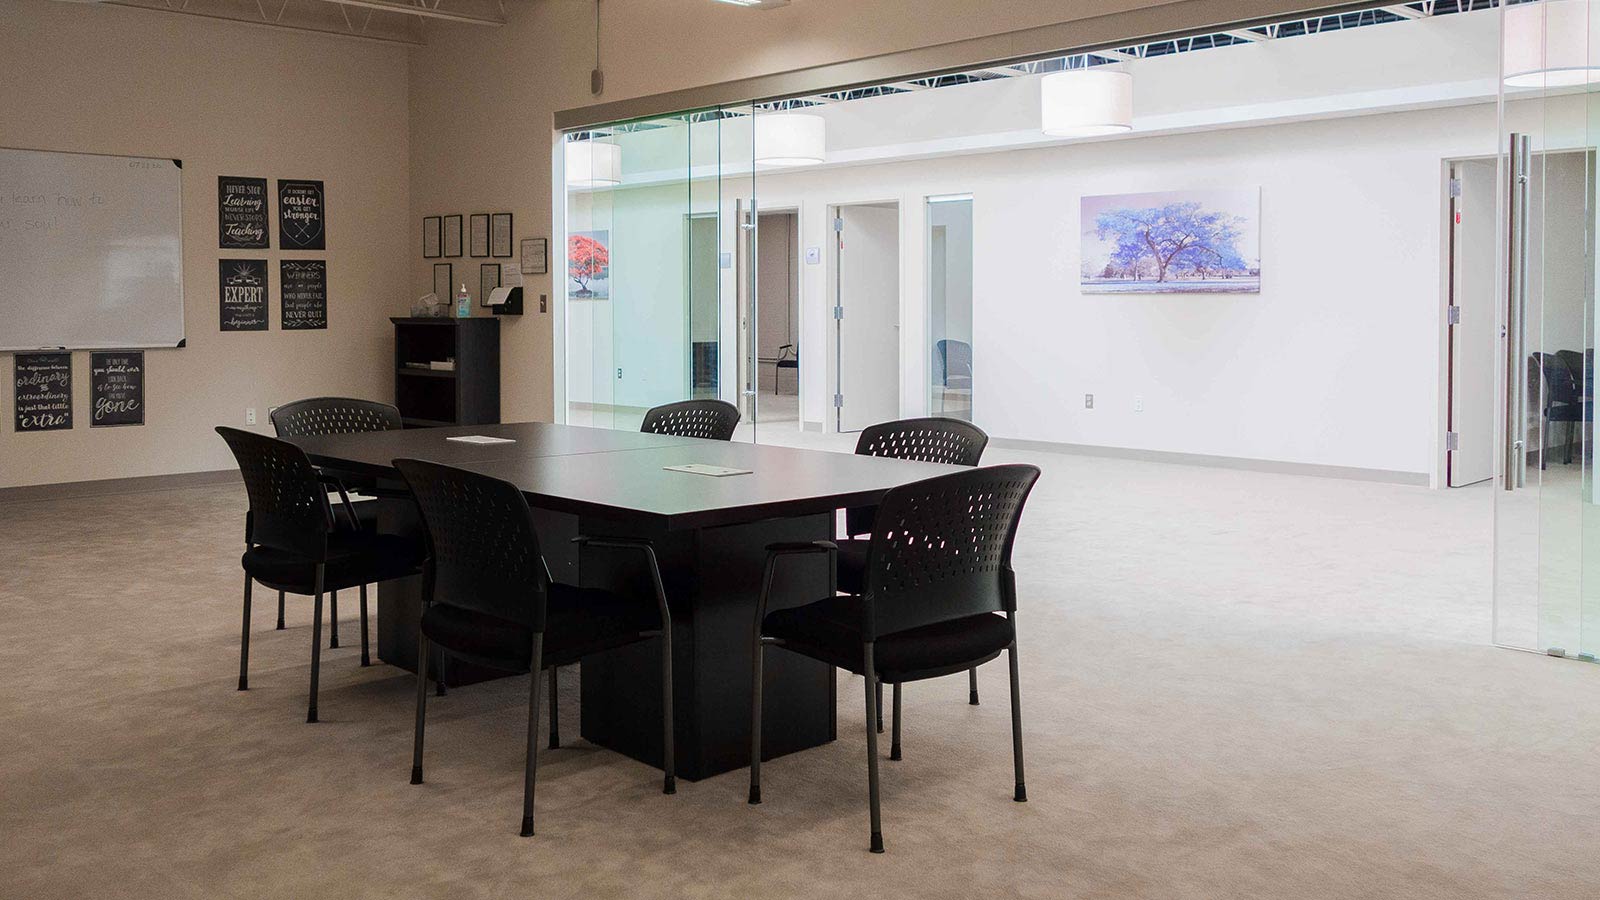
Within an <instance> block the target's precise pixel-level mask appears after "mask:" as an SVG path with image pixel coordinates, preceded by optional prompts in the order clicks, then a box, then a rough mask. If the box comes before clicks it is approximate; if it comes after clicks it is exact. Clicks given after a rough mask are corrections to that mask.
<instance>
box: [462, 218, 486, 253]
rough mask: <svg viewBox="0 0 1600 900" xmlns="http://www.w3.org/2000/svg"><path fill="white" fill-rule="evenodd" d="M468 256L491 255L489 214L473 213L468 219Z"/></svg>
mask: <svg viewBox="0 0 1600 900" xmlns="http://www.w3.org/2000/svg"><path fill="white" fill-rule="evenodd" d="M467 255H468V256H488V255H489V214H488V213H473V214H472V215H470V216H468V217H467Z"/></svg>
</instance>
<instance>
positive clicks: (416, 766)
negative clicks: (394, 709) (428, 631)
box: [411, 629, 428, 784]
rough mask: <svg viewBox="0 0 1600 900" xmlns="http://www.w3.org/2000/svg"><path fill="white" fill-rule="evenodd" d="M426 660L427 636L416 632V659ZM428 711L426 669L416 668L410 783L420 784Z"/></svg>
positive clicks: (423, 666) (419, 631)
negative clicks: (424, 730)
mask: <svg viewBox="0 0 1600 900" xmlns="http://www.w3.org/2000/svg"><path fill="white" fill-rule="evenodd" d="M427 658H428V636H427V635H425V634H423V633H422V631H421V629H418V631H417V659H419V660H425V659H427ZM427 710H428V667H427V666H426V665H419V666H417V727H416V732H415V734H414V735H413V736H412V739H411V740H412V743H411V783H412V784H421V783H422V729H423V725H424V723H425V722H426V720H427Z"/></svg>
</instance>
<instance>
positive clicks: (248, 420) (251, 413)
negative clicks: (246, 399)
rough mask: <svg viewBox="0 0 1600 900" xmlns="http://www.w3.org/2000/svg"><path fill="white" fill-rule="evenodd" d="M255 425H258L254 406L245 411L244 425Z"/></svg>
mask: <svg viewBox="0 0 1600 900" xmlns="http://www.w3.org/2000/svg"><path fill="white" fill-rule="evenodd" d="M255 423H256V408H255V407H254V406H251V407H247V408H246V409H245V411H244V424H246V425H254V424H255Z"/></svg>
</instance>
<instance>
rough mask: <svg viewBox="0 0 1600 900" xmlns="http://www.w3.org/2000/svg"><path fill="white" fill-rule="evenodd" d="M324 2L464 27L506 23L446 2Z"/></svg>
mask: <svg viewBox="0 0 1600 900" xmlns="http://www.w3.org/2000/svg"><path fill="white" fill-rule="evenodd" d="M322 2H324V3H337V4H339V5H340V6H360V7H365V8H367V9H376V10H381V11H383V12H392V13H401V14H403V15H408V16H420V17H422V18H425V19H441V20H443V21H446V22H459V23H461V24H464V25H486V26H489V27H494V28H498V27H499V26H501V25H504V24H505V23H506V20H505V18H504V17H503V16H500V17H496V16H493V15H488V14H484V13H475V12H467V11H465V10H457V9H452V8H450V7H449V6H448V5H447V4H446V3H445V2H444V0H416V2H406V0H322Z"/></svg>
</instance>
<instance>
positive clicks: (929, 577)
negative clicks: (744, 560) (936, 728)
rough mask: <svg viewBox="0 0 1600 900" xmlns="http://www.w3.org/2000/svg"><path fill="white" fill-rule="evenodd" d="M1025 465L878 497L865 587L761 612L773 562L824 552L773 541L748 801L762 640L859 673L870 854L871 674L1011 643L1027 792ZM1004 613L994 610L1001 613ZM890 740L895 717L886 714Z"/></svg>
mask: <svg viewBox="0 0 1600 900" xmlns="http://www.w3.org/2000/svg"><path fill="white" fill-rule="evenodd" d="M1038 478H1039V470H1038V469H1037V468H1035V467H1033V466H1023V465H1008V466H990V467H987V468H982V469H974V470H972V471H970V472H956V473H953V474H950V475H941V476H939V477H937V478H929V479H927V480H925V481H919V482H915V483H913V484H908V485H905V486H903V487H898V488H895V489H894V490H892V491H890V492H889V493H888V494H887V495H885V496H884V499H883V503H882V504H881V505H880V506H879V507H878V514H877V519H876V521H875V523H874V525H873V529H872V544H871V550H870V551H869V553H868V555H867V575H866V587H865V589H864V590H863V591H861V592H860V593H859V594H849V595H837V594H833V593H832V592H830V594H829V596H828V597H825V598H823V599H821V600H818V601H816V602H815V603H811V604H809V605H806V606H801V607H796V608H793V609H783V610H778V611H777V612H773V613H767V611H766V606H767V600H768V597H769V596H770V595H771V593H772V581H773V573H774V570H775V569H776V566H777V562H778V560H780V559H782V558H784V557H786V556H790V555H796V554H814V553H824V554H827V556H828V558H829V560H830V562H831V561H833V560H835V559H836V555H837V550H836V548H835V547H834V545H833V543H832V542H831V541H815V542H812V543H808V544H807V543H802V544H774V545H772V546H771V547H768V548H767V551H768V552H767V566H766V572H765V575H764V578H763V581H762V586H761V596H760V600H759V602H758V605H757V609H756V619H755V623H756V624H755V635H754V639H753V641H752V650H753V652H754V656H755V666H754V673H753V677H752V679H751V682H750V683H751V688H752V691H753V698H752V701H753V702H752V704H751V714H750V715H751V720H750V722H751V738H750V800H749V802H751V803H760V802H761V679H762V673H761V668H762V655H763V648H764V647H765V645H767V644H773V645H776V646H779V647H783V648H785V649H787V650H791V651H793V652H795V653H800V654H803V655H805V656H809V657H812V658H813V659H818V660H821V661H823V662H826V663H829V664H831V665H834V666H838V667H841V668H845V669H849V670H850V671H852V672H856V673H858V674H861V675H864V676H866V682H865V691H864V693H865V694H866V710H867V716H866V728H867V788H868V795H869V798H870V803H871V821H872V844H871V847H872V852H874V853H882V852H883V828H882V824H881V819H880V816H879V812H878V730H877V728H875V727H874V725H873V721H874V719H876V717H877V705H878V702H877V697H876V694H877V692H876V691H875V690H874V689H873V685H874V684H875V683H876V681H877V680H879V679H881V680H883V681H887V682H889V683H890V684H893V685H894V686H895V706H896V713H898V711H899V709H898V707H899V704H900V685H901V684H902V683H904V682H907V681H917V680H920V679H923V678H936V677H939V676H941V675H950V674H953V673H955V672H959V671H961V670H962V669H968V668H971V667H973V666H977V665H981V664H983V663H986V662H988V661H989V660H992V659H994V658H995V657H997V656H999V655H1000V652H1001V651H1002V650H1005V651H1008V655H1009V657H1010V664H1011V741H1012V745H1011V750H1012V762H1013V765H1014V767H1015V769H1016V792H1015V793H1014V794H1013V799H1015V800H1017V801H1019V802H1020V801H1024V800H1026V799H1028V795H1027V788H1026V783H1025V781H1024V778H1023V771H1022V711H1021V707H1020V706H1019V697H1018V686H1017V636H1016V609H1017V594H1016V575H1015V574H1014V573H1013V571H1012V569H1011V548H1012V545H1013V544H1014V543H1015V541H1016V535H1017V523H1018V520H1019V519H1020V518H1021V516H1022V507H1023V504H1024V503H1025V502H1026V501H1027V498H1028V492H1029V491H1031V490H1032V489H1033V485H1034V482H1036V481H1037V480H1038ZM1002 612H1003V613H1004V614H1005V615H1003V616H1002V615H998V613H1002ZM894 739H895V743H897V744H898V743H899V740H900V717H899V715H896V716H895V735H894Z"/></svg>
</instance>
